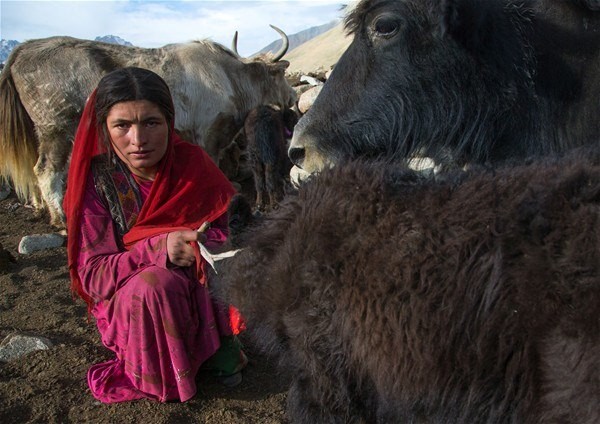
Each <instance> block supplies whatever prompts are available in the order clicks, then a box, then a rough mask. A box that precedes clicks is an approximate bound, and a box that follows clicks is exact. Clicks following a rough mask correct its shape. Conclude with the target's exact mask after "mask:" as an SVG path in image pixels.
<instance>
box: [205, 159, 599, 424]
mask: <svg viewBox="0 0 600 424" xmlns="http://www.w3.org/2000/svg"><path fill="white" fill-rule="evenodd" d="M250 219H252V218H251V217H250V207H249V205H248V203H246V202H245V201H244V199H243V198H241V197H236V198H234V199H233V201H232V203H231V205H230V223H231V224H230V225H231V239H232V242H233V244H234V245H235V246H242V247H245V249H243V250H242V251H241V252H240V253H238V254H237V255H236V256H235V257H233V258H231V259H228V260H226V261H224V262H223V263H222V265H221V267H222V268H221V269H219V275H218V277H217V278H216V279H215V283H214V284H213V290H214V293H215V295H216V296H218V297H220V298H222V299H224V300H226V301H228V302H231V303H232V304H234V305H236V306H237V307H238V308H239V309H240V311H241V312H242V314H243V315H244V316H245V318H246V320H247V324H248V329H249V334H250V335H251V336H252V340H253V343H256V344H257V345H258V346H261V347H262V348H263V349H264V351H265V352H270V353H275V354H277V356H278V357H279V358H280V362H281V364H282V366H283V367H284V368H285V369H287V370H290V371H291V375H292V378H293V382H292V385H291V388H290V390H289V394H288V407H287V411H288V414H289V418H290V419H291V421H293V422H295V423H375V422H379V423H444V424H446V423H490V424H491V423H493V424H498V423H514V424H527V423H573V424H575V423H576V424H584V423H587V424H592V423H598V422H600V366H599V363H600V340H599V339H600V315H599V311H600V274H599V271H600V155H597V154H587V155H582V157H580V158H572V157H571V158H567V159H560V160H550V159H548V160H544V161H541V160H540V161H536V162H534V163H530V164H527V165H520V166H516V167H514V168H507V169H498V170H495V171H489V170H472V171H470V172H468V173H462V174H458V173H457V174H456V175H455V176H454V175H453V176H448V177H447V178H445V179H444V180H440V179H427V178H425V177H423V176H421V175H420V174H418V173H415V172H413V171H410V170H400V169H398V167H397V166H388V165H386V164H381V163H374V164H373V163H363V164H361V163H350V164H347V165H345V166H339V167H335V168H334V169H332V170H328V171H325V172H323V173H322V174H320V175H319V176H318V177H316V178H311V179H309V181H308V182H306V183H305V184H303V185H302V186H301V187H300V188H299V191H298V193H297V194H292V195H290V196H287V197H286V199H284V201H283V202H282V203H281V204H280V207H279V209H278V210H277V211H275V212H273V213H271V214H267V215H264V216H263V217H262V218H258V219H257V218H254V219H256V222H254V223H250V224H248V227H245V225H247V224H246V223H247V222H248V220H250Z"/></svg>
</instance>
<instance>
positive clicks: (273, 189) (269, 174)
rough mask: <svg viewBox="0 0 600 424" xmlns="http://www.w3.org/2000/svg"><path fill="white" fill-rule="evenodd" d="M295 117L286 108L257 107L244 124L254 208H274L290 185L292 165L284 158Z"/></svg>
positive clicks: (286, 157)
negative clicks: (253, 189)
mask: <svg viewBox="0 0 600 424" xmlns="http://www.w3.org/2000/svg"><path fill="white" fill-rule="evenodd" d="M296 122H298V116H297V115H296V112H294V111H293V110H292V109H290V108H283V109H281V108H275V107H273V106H269V105H260V106H257V107H255V108H254V109H252V110H251V111H250V112H248V115H247V116H246V119H245V121H244V133H245V136H246V152H247V155H248V158H249V162H250V166H251V168H252V174H253V176H254V185H255V190H256V203H255V206H256V209H257V210H259V211H268V210H271V209H274V208H275V207H276V206H277V204H278V203H279V201H281V199H282V198H283V196H284V195H285V192H286V186H288V185H289V184H290V181H289V179H290V169H291V168H292V162H291V161H290V159H289V158H288V156H287V148H288V144H289V143H288V140H289V139H290V138H291V136H292V132H293V129H294V125H296Z"/></svg>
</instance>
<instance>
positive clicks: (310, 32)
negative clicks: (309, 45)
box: [252, 20, 338, 56]
mask: <svg viewBox="0 0 600 424" xmlns="http://www.w3.org/2000/svg"><path fill="white" fill-rule="evenodd" d="M337 24H338V21H337V20H334V21H331V22H329V23H327V24H323V25H319V26H316V27H311V28H308V29H305V30H303V31H300V32H297V33H296V34H291V35H290V34H288V39H289V42H290V46H289V48H288V51H291V50H293V49H295V48H296V47H298V46H299V45H301V44H303V43H306V42H307V41H309V40H311V39H313V38H315V37H316V36H318V35H321V34H323V33H324V32H327V31H329V30H330V29H331V28H333V27H335V26H336V25H337ZM279 47H281V39H277V40H275V41H273V42H272V43H271V44H269V45H268V46H265V47H263V48H262V49H261V50H259V51H258V52H256V53H255V54H253V55H252V56H257V55H259V54H263V53H269V52H270V53H276V52H277V50H279Z"/></svg>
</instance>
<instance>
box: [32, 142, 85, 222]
mask: <svg viewBox="0 0 600 424" xmlns="http://www.w3.org/2000/svg"><path fill="white" fill-rule="evenodd" d="M62 139H63V140H67V139H68V138H67V136H65V137H64V138H62ZM59 143H61V141H59V139H57V138H52V139H49V138H42V137H40V147H39V157H38V161H37V163H36V164H35V167H34V169H33V170H34V172H35V175H36V177H37V180H38V185H39V187H40V192H41V194H42V199H43V202H44V204H45V206H46V207H47V208H48V212H49V213H50V224H52V225H54V226H55V227H58V228H64V226H65V214H64V211H63V208H62V203H63V198H64V191H65V181H66V174H67V173H66V167H67V157H68V149H67V146H68V144H67V143H63V144H62V145H61V144H59ZM60 146H64V149H61V148H60ZM61 150H64V151H61ZM82 184H83V182H82Z"/></svg>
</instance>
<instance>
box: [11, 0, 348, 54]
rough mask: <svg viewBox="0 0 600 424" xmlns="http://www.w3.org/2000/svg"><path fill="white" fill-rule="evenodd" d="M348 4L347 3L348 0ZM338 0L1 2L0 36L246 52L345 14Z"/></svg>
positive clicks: (255, 50)
mask: <svg viewBox="0 0 600 424" xmlns="http://www.w3.org/2000/svg"><path fill="white" fill-rule="evenodd" d="M346 3H347V2H346ZM342 4H344V2H343V1H339V0H313V1H310V0H263V1H257V0H241V1H240V0H171V1H169V0H167V1H164V0H160V1H159V0H124V1H121V0H94V1H92V0H78V1H61V0H58V1H57V0H54V1H49V0H36V1H29V0H0V38H1V39H6V40H17V41H20V42H23V41H25V40H29V39H34V38H45V37H50V36H54V35H68V36H72V37H77V38H85V39H92V40H93V39H94V38H96V37H97V36H104V35H116V36H119V37H121V38H123V39H124V40H126V41H129V42H131V43H132V44H134V45H136V46H139V47H161V46H164V45H166V44H170V43H185V42H188V41H192V40H198V39H205V38H208V39H210V40H212V41H216V42H218V43H221V44H223V45H225V46H226V47H230V46H231V42H232V39H233V35H234V33H235V31H238V33H239V36H238V52H239V53H240V54H241V55H242V56H250V55H252V54H253V53H256V52H257V51H258V50H260V49H262V48H263V47H265V46H266V45H268V44H269V43H271V42H272V41H274V40H277V39H280V37H279V35H278V34H277V33H276V32H275V31H274V30H273V29H271V28H270V27H269V24H273V25H275V26H277V27H279V28H281V29H282V30H284V31H285V32H286V33H287V34H294V33H297V32H299V31H302V30H304V29H307V28H310V27H312V26H318V25H322V24H326V23H328V22H330V21H332V20H334V19H339V18H342V17H343V12H342V11H341V6H342Z"/></svg>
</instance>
